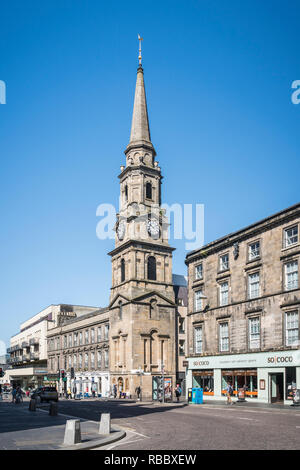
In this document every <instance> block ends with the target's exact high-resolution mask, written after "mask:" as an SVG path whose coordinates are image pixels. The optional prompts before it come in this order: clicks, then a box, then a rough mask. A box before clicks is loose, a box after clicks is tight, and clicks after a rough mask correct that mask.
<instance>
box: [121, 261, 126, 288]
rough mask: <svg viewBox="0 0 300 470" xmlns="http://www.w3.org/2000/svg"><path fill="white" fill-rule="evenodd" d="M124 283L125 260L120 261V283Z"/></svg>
mask: <svg viewBox="0 0 300 470" xmlns="http://www.w3.org/2000/svg"><path fill="white" fill-rule="evenodd" d="M124 281H125V260H124V258H122V259H121V282H124Z"/></svg>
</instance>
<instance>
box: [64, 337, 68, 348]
mask: <svg viewBox="0 0 300 470" xmlns="http://www.w3.org/2000/svg"><path fill="white" fill-rule="evenodd" d="M67 347H68V343H67V336H64V348H67Z"/></svg>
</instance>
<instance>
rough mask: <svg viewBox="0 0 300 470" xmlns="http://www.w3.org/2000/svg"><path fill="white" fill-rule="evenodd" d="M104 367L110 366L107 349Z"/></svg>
mask: <svg viewBox="0 0 300 470" xmlns="http://www.w3.org/2000/svg"><path fill="white" fill-rule="evenodd" d="M104 367H105V368H106V369H107V368H108V351H107V350H106V349H105V351H104Z"/></svg>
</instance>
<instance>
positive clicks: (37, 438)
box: [0, 400, 126, 450]
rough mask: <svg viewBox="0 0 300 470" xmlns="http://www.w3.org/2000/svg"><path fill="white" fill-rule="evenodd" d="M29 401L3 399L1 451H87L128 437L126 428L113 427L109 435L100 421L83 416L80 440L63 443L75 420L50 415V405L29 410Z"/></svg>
mask: <svg viewBox="0 0 300 470" xmlns="http://www.w3.org/2000/svg"><path fill="white" fill-rule="evenodd" d="M28 406H29V400H24V402H23V403H20V404H18V405H16V404H15V403H11V402H8V401H0V449H1V450H87V449H92V448H95V447H100V446H104V445H108V444H111V443H113V442H115V441H117V440H119V439H122V438H124V437H125V436H126V431H124V430H122V429H119V428H118V427H116V426H112V432H111V434H110V435H109V436H107V435H101V434H99V432H98V429H99V420H100V414H99V415H98V421H94V420H86V419H80V418H79V419H80V427H81V443H80V444H76V445H74V446H66V445H64V444H63V441H64V434H65V424H66V421H67V419H75V418H76V417H75V416H68V415H65V414H62V413H59V414H58V415H57V416H50V415H49V405H43V406H41V408H37V410H36V411H29V409H28Z"/></svg>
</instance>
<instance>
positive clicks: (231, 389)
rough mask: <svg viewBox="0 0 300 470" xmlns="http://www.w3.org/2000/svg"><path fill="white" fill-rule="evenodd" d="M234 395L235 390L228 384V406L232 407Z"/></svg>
mask: <svg viewBox="0 0 300 470" xmlns="http://www.w3.org/2000/svg"><path fill="white" fill-rule="evenodd" d="M232 394H233V388H232V386H231V383H230V382H228V385H227V388H226V395H227V405H232V404H233V401H232V399H231V395H232Z"/></svg>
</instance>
